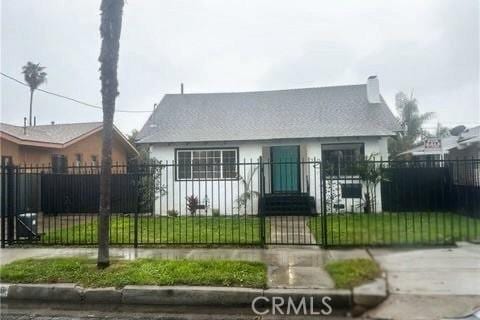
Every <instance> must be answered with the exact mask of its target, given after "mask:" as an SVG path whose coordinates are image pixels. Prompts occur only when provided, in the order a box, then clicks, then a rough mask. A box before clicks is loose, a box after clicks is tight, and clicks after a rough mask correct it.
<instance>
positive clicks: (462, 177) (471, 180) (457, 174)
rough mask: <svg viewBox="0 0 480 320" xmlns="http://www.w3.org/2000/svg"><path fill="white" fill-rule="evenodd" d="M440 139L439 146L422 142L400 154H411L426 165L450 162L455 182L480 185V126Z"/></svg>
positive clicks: (440, 164)
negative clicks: (429, 145) (431, 146)
mask: <svg viewBox="0 0 480 320" xmlns="http://www.w3.org/2000/svg"><path fill="white" fill-rule="evenodd" d="M439 140H440V145H439V147H438V148H428V147H426V146H425V144H424V143H422V144H420V145H418V146H416V147H414V148H412V149H410V150H407V151H405V152H402V153H401V154H399V155H410V156H411V157H412V158H413V159H414V160H416V161H419V163H420V164H422V165H426V166H443V165H444V164H448V165H450V166H451V168H452V173H453V178H454V182H455V184H463V185H476V186H478V185H480V160H479V159H480V126H476V127H472V128H469V129H466V130H464V131H463V132H462V133H460V134H459V135H458V136H448V137H445V138H441V139H439ZM441 160H446V162H444V161H441Z"/></svg>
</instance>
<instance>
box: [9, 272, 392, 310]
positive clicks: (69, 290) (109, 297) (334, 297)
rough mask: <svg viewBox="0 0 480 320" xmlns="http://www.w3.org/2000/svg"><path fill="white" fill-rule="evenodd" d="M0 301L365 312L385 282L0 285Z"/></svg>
mask: <svg viewBox="0 0 480 320" xmlns="http://www.w3.org/2000/svg"><path fill="white" fill-rule="evenodd" d="M0 297H1V298H3V299H8V300H38V301H42V302H45V301H51V302H59V301H60V302H69V303H75V304H105V303H107V304H124V305H132V304H137V305H138V304H142V305H172V306H176V305H179V306H180V305H181V306H247V305H248V306H249V305H251V304H252V301H254V300H255V298H258V297H264V299H262V300H263V302H268V301H272V299H273V298H275V297H280V298H278V299H284V301H288V300H292V301H293V302H295V303H298V302H300V301H301V300H302V299H306V300H307V301H311V302H312V303H313V304H314V305H315V306H318V305H321V304H322V303H323V299H324V298H326V297H328V298H329V304H330V305H331V306H332V307H334V308H336V309H342V310H359V311H362V310H363V311H365V310H366V309H370V308H372V307H374V306H376V305H378V304H379V303H381V302H382V301H383V300H384V299H385V298H386V297H387V291H386V282H385V279H383V278H379V279H376V280H375V281H373V282H371V283H367V284H364V285H361V286H358V287H355V288H354V289H353V290H346V289H279V288H278V289H277V288H271V289H265V290H263V289H253V288H239V287H202V286H133V285H128V286H125V287H124V288H123V289H115V288H113V287H111V288H83V287H80V286H77V285H75V284H73V283H60V284H0Z"/></svg>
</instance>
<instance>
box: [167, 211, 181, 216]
mask: <svg viewBox="0 0 480 320" xmlns="http://www.w3.org/2000/svg"><path fill="white" fill-rule="evenodd" d="M167 216H169V217H172V218H174V217H177V216H178V211H177V210H168V211H167Z"/></svg>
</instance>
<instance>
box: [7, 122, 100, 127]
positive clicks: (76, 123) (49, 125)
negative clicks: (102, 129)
mask: <svg viewBox="0 0 480 320" xmlns="http://www.w3.org/2000/svg"><path fill="white" fill-rule="evenodd" d="M82 124H103V122H102V121H86V122H67V123H55V124H53V125H52V124H37V125H35V126H27V128H30V129H32V128H37V127H52V126H65V125H82ZM0 125H7V126H11V127H16V128H23V127H24V126H23V125H16V124H11V123H6V122H0Z"/></svg>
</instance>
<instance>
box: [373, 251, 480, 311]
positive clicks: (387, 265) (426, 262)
mask: <svg viewBox="0 0 480 320" xmlns="http://www.w3.org/2000/svg"><path fill="white" fill-rule="evenodd" d="M370 253H371V254H372V255H373V257H374V258H375V260H376V261H377V262H378V263H379V264H380V266H381V267H382V269H384V270H385V271H386V272H387V277H388V287H389V292H390V296H389V298H388V299H387V300H386V301H385V302H384V303H383V304H382V305H380V306H378V307H377V308H376V309H374V310H371V311H370V312H369V313H368V315H369V316H370V317H372V318H380V319H395V320H402V319H405V320H415V319H441V318H442V317H452V316H459V315H462V314H465V313H467V312H469V311H471V310H472V309H473V308H474V307H476V306H480V246H479V245H475V244H470V243H458V247H452V248H432V249H409V250H406V249H370Z"/></svg>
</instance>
